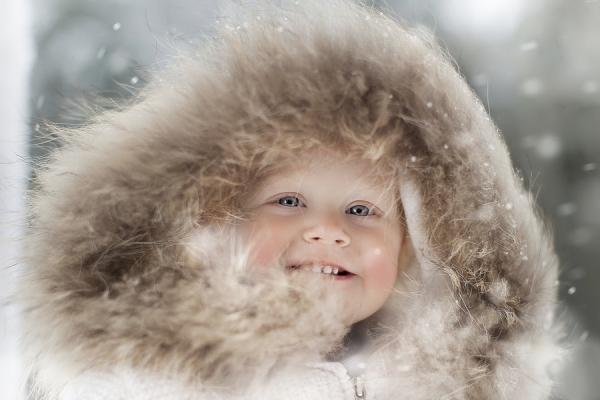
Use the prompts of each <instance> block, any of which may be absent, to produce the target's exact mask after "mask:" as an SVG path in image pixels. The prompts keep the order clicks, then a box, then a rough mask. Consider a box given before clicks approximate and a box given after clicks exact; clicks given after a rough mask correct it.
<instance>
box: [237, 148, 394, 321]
mask: <svg viewBox="0 0 600 400" xmlns="http://www.w3.org/2000/svg"><path fill="white" fill-rule="evenodd" d="M339 158H340V156H339V155H337V154H335V153H332V152H327V153H325V152H321V154H318V153H317V154H313V153H308V154H306V155H303V156H300V157H299V158H297V159H295V160H292V162H288V163H287V165H285V164H284V165H283V166H281V167H280V168H279V170H278V171H277V172H276V173H274V174H273V175H272V176H270V177H269V178H268V179H267V180H266V182H265V183H264V184H263V185H262V186H261V187H260V189H259V190H258V191H257V194H256V195H255V196H253V197H252V199H251V200H250V201H249V204H248V212H249V214H250V217H249V220H247V221H245V222H244V223H242V224H241V225H240V226H239V228H238V234H239V235H240V238H241V242H242V243H243V247H244V248H249V249H250V250H249V264H250V265H252V266H259V267H268V266H272V265H278V264H279V265H283V266H284V268H285V269H286V270H287V271H289V272H290V273H299V272H313V273H317V274H320V275H322V276H323V278H324V279H327V280H328V281H329V282H330V284H329V285H328V286H327V288H328V290H330V291H332V292H334V293H335V297H336V299H337V300H338V301H339V302H341V303H342V304H343V307H342V310H343V312H344V314H346V315H345V316H344V317H345V318H344V319H345V320H346V321H347V322H348V323H355V322H358V321H361V320H363V319H365V318H367V317H369V316H371V315H372V314H374V313H375V312H376V311H378V310H379V309H380V308H381V307H382V306H383V304H384V303H385V302H386V300H387V299H388V297H389V296H390V294H391V292H392V290H393V288H394V285H395V283H396V278H397V276H398V271H399V265H398V263H399V260H400V254H401V251H402V248H403V236H404V227H403V225H402V223H401V219H400V218H399V204H398V201H397V196H394V194H393V192H391V191H390V188H389V183H386V182H385V181H384V180H383V179H384V178H383V176H382V175H381V174H378V173H377V172H378V171H376V170H374V168H373V165H371V164H370V163H367V162H365V161H362V162H361V160H357V159H355V158H347V159H339Z"/></svg>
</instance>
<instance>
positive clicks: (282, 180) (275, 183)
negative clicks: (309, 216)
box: [258, 151, 393, 196]
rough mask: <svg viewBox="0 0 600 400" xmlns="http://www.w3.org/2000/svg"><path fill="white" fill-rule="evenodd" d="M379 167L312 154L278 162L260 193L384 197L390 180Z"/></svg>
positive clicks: (330, 154)
mask: <svg viewBox="0 0 600 400" xmlns="http://www.w3.org/2000/svg"><path fill="white" fill-rule="evenodd" d="M386 175H389V174H386V173H384V171H382V170H381V167H380V166H378V165H376V164H374V163H372V162H369V161H367V160H362V159H360V158H359V157H342V156H340V155H338V154H335V153H333V152H329V151H313V152H309V153H307V154H303V155H300V156H297V157H293V158H292V157H290V158H287V159H284V160H281V161H280V162H279V163H278V165H277V166H275V168H274V169H273V170H272V172H271V173H270V174H269V175H268V176H267V177H266V178H265V179H264V181H263V184H262V185H260V188H259V190H258V191H259V192H264V191H265V190H266V191H277V190H282V191H290V190H291V191H293V190H296V191H298V192H300V191H302V190H304V189H310V188H313V187H315V186H317V187H322V188H324V189H331V190H332V191H342V192H340V194H347V195H352V194H353V193H355V192H357V194H358V192H359V193H363V194H369V195H370V196H383V195H384V194H389V193H391V192H393V190H390V189H391V187H390V184H391V180H390V176H386Z"/></svg>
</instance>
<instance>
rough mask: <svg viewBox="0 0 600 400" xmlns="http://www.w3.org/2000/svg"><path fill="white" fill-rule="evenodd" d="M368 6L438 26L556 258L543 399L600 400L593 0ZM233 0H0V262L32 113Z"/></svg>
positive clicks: (7, 379)
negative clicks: (560, 331)
mask: <svg viewBox="0 0 600 400" xmlns="http://www.w3.org/2000/svg"><path fill="white" fill-rule="evenodd" d="M365 2H366V3H367V4H370V5H373V6H374V7H379V8H382V9H383V10H392V11H393V12H394V13H395V14H397V15H398V16H400V17H401V18H403V19H405V20H407V21H408V22H409V24H411V25H413V26H419V27H421V28H423V29H427V30H429V31H430V32H432V33H434V34H435V35H436V36H437V37H438V38H439V41H440V43H441V44H442V45H443V46H444V47H446V48H447V49H448V52H449V53H450V54H451V55H452V57H453V58H454V59H455V61H456V63H457V65H458V66H459V67H460V70H461V72H462V74H463V75H464V76H465V77H466V79H467V80H468V82H469V83H470V84H471V86H472V87H473V88H474V89H475V91H476V92H477V93H478V94H479V96H480V97H481V98H482V100H483V103H484V105H485V106H486V107H487V108H488V110H489V111H490V113H491V115H492V117H493V119H494V120H495V121H496V123H497V125H498V126H499V128H500V130H501V132H502V134H503V135H504V137H505V138H506V141H507V143H508V145H509V147H510V149H511V155H512V158H513V161H514V163H515V166H516V168H518V169H519V170H520V171H521V173H522V176H523V178H524V181H525V184H526V186H527V187H529V188H530V189H531V190H532V191H533V192H534V193H535V194H536V195H537V200H538V203H539V204H540V206H541V208H542V209H543V212H544V215H545V216H546V218H547V219H548V220H549V221H551V226H552V227H553V230H554V235H555V238H556V247H557V251H558V253H559V256H560V258H561V263H562V264H561V265H562V270H561V279H560V282H559V288H560V301H561V304H560V307H559V311H558V316H559V318H561V320H562V321H563V323H564V331H565V339H564V340H565V341H566V342H567V343H568V347H569V348H570V349H571V352H570V354H569V355H568V356H567V357H566V358H565V360H564V361H562V362H559V361H556V362H554V363H553V364H551V365H550V366H549V373H550V374H551V375H552V376H554V377H555V379H556V380H557V385H556V389H555V392H554V394H553V396H554V398H555V399H578V400H588V399H589V400H598V399H600V268H598V264H599V261H598V260H600V173H599V171H598V169H599V168H600V164H599V163H600V131H599V130H600V112H599V111H600V108H599V106H600V1H598V0H419V1H416V0H388V1H387V2H382V1H372V0H371V1H368V0H365ZM232 3H233V2H232V1H225V0H223V1H218V0H102V1H98V0H29V1H28V2H25V1H22V0H21V1H19V0H12V1H10V0H2V1H0V14H4V17H0V25H6V26H2V27H0V49H2V52H1V53H0V74H3V75H4V77H3V78H0V97H1V99H0V105H4V106H3V107H2V108H1V110H2V111H0V134H1V136H0V148H1V149H2V150H1V151H0V157H2V158H1V159H0V167H1V168H2V170H1V171H0V195H1V196H2V197H1V198H0V200H1V201H2V202H1V203H0V213H2V214H1V215H2V216H3V217H2V218H3V220H4V221H9V222H10V221H12V222H13V223H12V224H9V225H6V226H9V228H3V230H4V231H3V233H2V236H0V241H2V242H1V243H0V245H1V246H3V251H2V252H1V253H0V263H1V264H2V265H9V264H10V262H11V261H10V260H11V254H13V253H14V252H15V251H18V244H17V243H15V242H14V241H13V240H12V239H11V238H13V237H16V236H17V235H18V233H19V232H20V230H21V229H22V228H23V227H20V226H19V225H18V223H16V222H15V221H18V217H19V215H22V209H23V201H22V194H20V192H21V191H22V190H23V188H24V182H25V178H26V177H27V176H28V170H29V169H28V166H27V161H28V160H30V159H31V158H35V157H39V156H41V155H43V154H44V152H45V151H47V150H48V148H51V147H52V142H51V141H48V139H49V138H48V137H47V136H45V135H43V134H41V133H40V122H41V121H42V120H43V119H46V120H49V121H52V122H57V123H67V124H72V123H78V122H81V121H80V120H79V119H78V117H77V116H76V115H74V113H73V112H72V110H73V102H74V101H83V100H82V99H84V98H90V97H95V98H98V97H100V98H106V99H108V98H116V99H119V98H123V97H127V96H129V95H130V94H131V91H132V90H135V89H137V88H141V87H143V85H144V83H145V81H144V76H147V73H148V71H152V70H155V69H157V68H162V67H163V66H164V64H165V60H168V59H169V57H172V56H173V55H174V54H175V53H176V51H177V47H178V46H183V45H185V43H187V42H188V41H197V40H201V39H202V37H204V35H210V34H211V32H212V30H211V26H212V25H213V24H214V23H215V21H216V20H217V19H219V17H220V16H222V15H225V14H226V13H227V12H228V9H229V8H231V7H232ZM11 15H12V17H9V16H11ZM9 18H10V20H9ZM3 19H4V20H5V21H4V23H2V21H3ZM7 49H8V50H7ZM9 50H10V51H9ZM15 65H20V66H21V68H18V69H15V68H14V67H15ZM11 66H12V69H10V68H11ZM7 71H8V72H7ZM29 72H30V74H28V73H29ZM18 82H21V83H20V85H18V84H17V83H18ZM6 105H10V106H12V107H13V108H15V107H20V108H18V111H16V112H15V113H13V114H10V113H9V111H7V110H8V108H7V107H6ZM65 111H68V112H65ZM7 121H8V122H7ZM15 199H16V200H15ZM7 229H8V230H7ZM11 252H12V253H11ZM10 273H11V274H12V272H10ZM0 274H1V275H0V282H4V283H0V300H1V301H2V309H1V310H2V314H0V315H1V316H2V318H3V321H4V324H3V325H4V329H3V330H0V350H2V354H0V363H1V364H0V397H1V398H2V399H5V398H6V399H11V400H12V399H13V398H18V396H19V395H22V393H23V390H22V389H21V388H19V387H18V386H17V385H16V384H15V381H17V379H15V378H14V376H16V375H15V374H17V372H18V371H19V368H20V364H19V363H18V361H17V360H16V358H15V357H16V356H15V355H14V354H15V353H14V350H13V349H14V344H15V340H16V339H15V338H14V337H12V336H11V332H12V327H13V326H14V324H15V323H16V322H15V320H16V317H15V316H14V315H13V314H14V313H13V312H12V311H11V310H12V309H11V305H10V302H9V301H8V300H7V299H6V294H7V293H8V283H6V282H9V279H12V276H11V275H10V274H9V273H8V272H7V271H2V272H0ZM3 371H7V373H3ZM9 372H10V373H9ZM11 374H12V375H11ZM3 387H6V388H7V389H3ZM1 393H10V396H11V397H5V395H2V394H1Z"/></svg>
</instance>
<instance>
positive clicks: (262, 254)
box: [241, 221, 287, 268]
mask: <svg viewBox="0 0 600 400" xmlns="http://www.w3.org/2000/svg"><path fill="white" fill-rule="evenodd" d="M241 242H242V246H243V249H244V251H247V255H248V263H249V265H250V266H251V267H255V268H264V267H269V266H272V265H273V263H274V262H275V261H276V260H277V258H278V257H280V256H281V255H282V253H283V252H284V251H285V249H286V247H287V243H286V242H285V237H283V235H282V234H281V232H280V229H277V224H273V223H272V222H270V223H266V222H265V221H257V222H253V223H248V224H247V225H246V226H245V227H244V228H243V230H242V235H241Z"/></svg>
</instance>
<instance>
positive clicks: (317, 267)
mask: <svg viewBox="0 0 600 400" xmlns="http://www.w3.org/2000/svg"><path fill="white" fill-rule="evenodd" d="M312 271H313V272H321V267H319V266H318V265H315V266H314V267H313V269H312Z"/></svg>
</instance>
